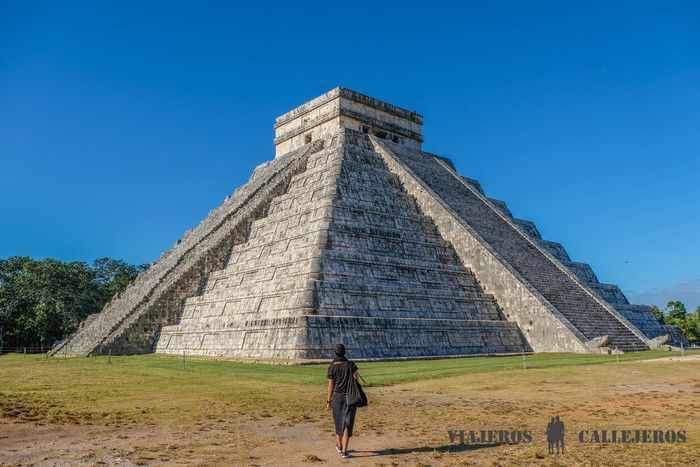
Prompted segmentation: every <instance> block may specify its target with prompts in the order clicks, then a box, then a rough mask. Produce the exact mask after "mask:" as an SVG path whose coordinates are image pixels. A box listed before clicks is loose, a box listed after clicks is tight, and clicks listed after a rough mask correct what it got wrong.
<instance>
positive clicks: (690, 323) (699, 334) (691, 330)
mask: <svg viewBox="0 0 700 467" xmlns="http://www.w3.org/2000/svg"><path fill="white" fill-rule="evenodd" d="M651 312H652V313H653V314H654V316H655V317H656V319H657V320H658V321H659V322H660V323H661V324H672V325H674V326H678V327H679V328H681V330H682V331H683V334H685V336H686V337H687V338H688V341H689V342H691V343H696V344H697V343H700V306H698V307H697V308H696V309H695V313H689V312H688V310H687V309H686V308H685V305H684V304H683V302H680V301H678V300H672V301H670V302H668V303H667V304H666V309H665V310H661V309H660V308H659V307H657V306H656V305H654V306H653V307H652V309H651Z"/></svg>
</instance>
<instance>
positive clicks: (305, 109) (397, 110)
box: [274, 87, 423, 128]
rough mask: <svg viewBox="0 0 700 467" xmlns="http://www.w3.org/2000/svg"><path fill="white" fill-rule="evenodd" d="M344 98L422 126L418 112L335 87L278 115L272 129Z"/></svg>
mask: <svg viewBox="0 0 700 467" xmlns="http://www.w3.org/2000/svg"><path fill="white" fill-rule="evenodd" d="M340 97H342V98H345V99H348V100H351V101H354V102H357V103H359V104H363V105H366V106H367V107H371V108H373V109H376V110H379V111H382V112H385V113H387V114H390V115H394V116H396V117H399V118H403V119H406V120H409V121H411V122H414V123H417V124H419V125H422V124H423V116H422V115H421V114H419V113H418V112H415V111H412V110H407V109H403V108H401V107H398V106H395V105H393V104H389V103H388V102H384V101H380V100H379V99H375V98H373V97H370V96H367V95H365V94H362V93H359V92H356V91H353V90H351V89H347V88H341V87H337V88H334V89H332V90H330V91H328V92H327V93H325V94H323V95H322V96H319V97H317V98H315V99H312V100H310V101H308V102H306V103H304V104H302V105H300V106H299V107H297V108H295V109H293V110H291V111H289V112H287V113H285V114H283V115H280V116H279V117H277V118H276V119H275V125H274V128H279V127H281V126H283V125H285V124H286V123H289V122H290V121H292V120H294V119H296V118H299V117H301V116H302V115H305V114H307V113H309V112H311V111H313V110H315V109H317V108H319V107H321V106H322V105H325V104H327V103H328V102H330V101H332V100H334V99H338V98H340Z"/></svg>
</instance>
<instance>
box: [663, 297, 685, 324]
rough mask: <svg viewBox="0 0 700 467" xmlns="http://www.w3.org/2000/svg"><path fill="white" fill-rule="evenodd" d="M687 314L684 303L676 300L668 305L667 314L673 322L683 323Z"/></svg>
mask: <svg viewBox="0 0 700 467" xmlns="http://www.w3.org/2000/svg"><path fill="white" fill-rule="evenodd" d="M687 313H688V312H687V310H686V309H685V305H684V304H683V302H680V301H678V300H674V301H670V302H668V304H666V314H667V315H668V317H669V319H671V320H679V321H683V320H685V317H686V315H687Z"/></svg>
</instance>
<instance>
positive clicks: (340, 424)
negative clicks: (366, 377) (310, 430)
mask: <svg viewBox="0 0 700 467" xmlns="http://www.w3.org/2000/svg"><path fill="white" fill-rule="evenodd" d="M356 371H357V366H356V365H355V363H353V362H351V361H350V360H347V359H335V360H333V362H332V363H331V364H330V365H329V366H328V379H332V380H333V396H332V398H331V408H332V409H333V422H334V423H335V434H337V435H342V434H343V432H344V431H345V430H346V429H347V431H348V436H352V428H353V426H354V425H355V412H356V411H357V407H355V406H351V407H348V405H347V402H346V400H345V395H346V393H347V390H348V386H349V384H350V381H351V380H352V377H353V376H352V375H353V374H354V373H355V372H356Z"/></svg>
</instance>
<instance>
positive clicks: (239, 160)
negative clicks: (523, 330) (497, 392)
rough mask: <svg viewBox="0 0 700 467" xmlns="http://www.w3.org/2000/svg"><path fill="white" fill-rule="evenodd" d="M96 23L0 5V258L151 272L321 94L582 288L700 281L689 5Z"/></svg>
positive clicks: (154, 16)
mask: <svg viewBox="0 0 700 467" xmlns="http://www.w3.org/2000/svg"><path fill="white" fill-rule="evenodd" d="M95 3H101V4H102V5H99V6H98V5H95ZM107 3H109V2H78V3H74V2H21V1H16V2H7V1H5V2H2V3H1V4H0V141H1V144H0V219H2V221H1V222H0V225H1V226H2V228H1V229H0V257H6V256H11V255H30V256H34V257H46V256H51V257H56V258H60V259H64V260H86V261H92V260H93V259H95V258H97V257H100V256H111V257H115V258H123V259H125V260H127V261H130V262H149V261H153V260H154V259H156V258H157V257H158V256H159V254H160V253H161V251H162V250H164V249H165V248H167V247H169V246H170V245H171V244H172V243H173V242H174V241H175V240H176V239H177V238H179V237H180V236H181V235H182V233H183V232H184V231H185V230H186V229H188V228H190V227H191V226H192V225H194V224H196V223H197V222H199V220H200V219H201V218H203V217H204V216H205V215H206V214H207V212H208V211H209V210H210V209H212V208H214V207H215V206H217V205H218V204H219V203H220V202H221V201H222V200H223V198H224V197H225V196H226V195H227V194H229V193H230V192H231V191H232V190H233V189H234V188H235V187H237V186H238V185H240V184H242V183H244V182H245V181H246V180H247V178H248V176H249V174H250V171H251V170H252V168H253V167H255V166H256V165H257V164H259V163H261V162H262V161H264V160H268V159H271V158H272V157H273V148H272V123H273V120H274V117H275V116H276V115H278V114H280V113H283V112H285V111H287V110H289V109H290V108H292V107H294V106H296V105H299V104H300V103H302V102H303V101H304V100H306V99H309V98H312V97H314V96H316V95H318V94H320V93H322V92H325V91H327V90H328V89H330V88H332V87H334V86H336V85H342V86H346V87H350V88H353V89H356V90H358V91H361V92H363V93H366V94H370V95H372V96H375V97H378V98H381V99H384V100H388V101H389V102H392V103H395V104H398V105H401V106H404V107H408V108H411V109H415V110H417V111H419V112H421V113H422V114H423V115H424V116H425V144H424V148H425V149H426V150H428V151H431V152H435V153H439V154H443V155H447V156H449V157H451V158H452V159H453V160H454V161H455V163H456V165H457V167H458V169H459V171H460V172H461V173H462V174H464V175H466V176H469V177H474V178H478V179H479V180H480V181H481V182H482V184H483V186H484V188H485V190H486V191H487V193H488V194H489V195H490V196H493V197H496V198H500V199H503V200H505V201H506V202H507V203H508V205H509V206H510V208H511V210H512V211H513V212H514V214H515V215H516V216H517V217H522V218H527V219H531V220H533V221H535V222H536V223H537V224H538V226H539V227H540V230H541V231H542V233H543V235H544V236H545V238H548V239H551V240H555V241H560V242H561V243H563V244H564V245H565V246H566V247H567V249H568V251H569V253H570V254H571V256H572V257H573V258H574V259H576V260H580V261H586V262H589V263H591V264H592V265H593V267H594V269H595V270H596V272H597V273H598V275H599V276H600V278H601V280H604V281H607V282H613V283H618V284H620V285H621V286H622V287H623V289H624V290H625V291H645V290H649V289H653V288H657V287H658V288H661V287H669V286H673V285H674V284H676V283H679V282H683V281H687V280H693V279H696V278H698V277H700V272H699V271H698V265H699V264H700V240H699V239H700V235H699V232H700V208H699V207H698V200H700V183H699V180H698V178H699V176H700V131H699V129H700V53H699V52H700V7H698V6H697V5H698V4H697V2H674V1H667V2H653V3H654V5H653V6H652V2H649V4H647V3H646V2H642V1H634V2H608V1H606V2H579V6H573V3H574V2H560V1H558V2H467V3H470V4H471V6H461V7H455V6H450V5H449V4H440V3H439V2H429V3H427V4H426V3H425V2H421V3H420V5H421V6H411V5H410V2H405V1H404V2H397V3H394V4H392V3H391V2H381V3H380V4H375V5H371V4H370V2H341V3H337V2H336V3H335V4H334V3H333V2H319V3H318V4H315V5H314V4H313V3H312V2H297V3H292V4H290V3H289V2H285V3H286V5H284V6H282V5H280V6H273V5H272V4H267V2H259V3H258V4H255V2H253V4H255V5H259V6H254V7H252V8H238V7H234V6H231V5H233V4H234V2H220V3H218V4H217V3H215V2H207V3H211V4H214V5H218V6H209V7H203V6H201V5H202V3H200V4H197V3H196V2H188V3H179V2H172V1H168V2H160V3H159V2H113V5H106V4H107ZM486 3H488V4H489V5H486ZM611 4H614V5H613V6H611ZM198 5H199V6H198ZM426 5H430V7H429V8H428V7H427V6H426Z"/></svg>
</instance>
